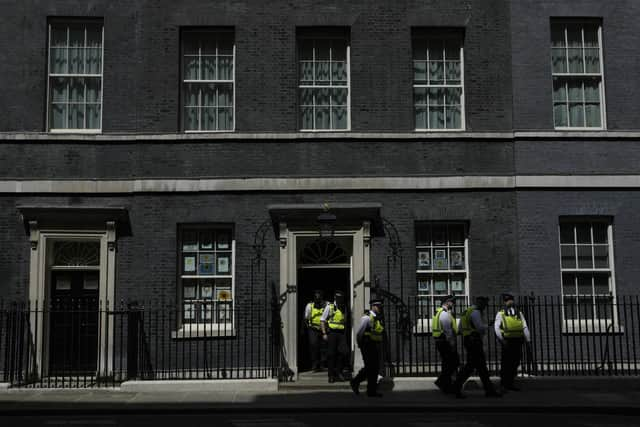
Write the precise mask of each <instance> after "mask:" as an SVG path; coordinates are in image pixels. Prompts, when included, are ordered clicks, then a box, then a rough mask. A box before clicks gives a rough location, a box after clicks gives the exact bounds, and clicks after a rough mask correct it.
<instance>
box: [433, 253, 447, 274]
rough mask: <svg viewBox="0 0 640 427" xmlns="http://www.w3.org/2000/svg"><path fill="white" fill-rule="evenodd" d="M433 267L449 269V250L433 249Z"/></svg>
mask: <svg viewBox="0 0 640 427" xmlns="http://www.w3.org/2000/svg"><path fill="white" fill-rule="evenodd" d="M433 268H434V269H435V270H446V269H447V250H446V249H436V250H434V251H433Z"/></svg>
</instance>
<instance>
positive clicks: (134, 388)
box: [120, 379, 278, 393]
mask: <svg viewBox="0 0 640 427" xmlns="http://www.w3.org/2000/svg"><path fill="white" fill-rule="evenodd" d="M120 391H124V392H129V393H148V392H186V391H190V392H199V391H203V392H276V391H278V380H277V379H247V380H159V381H156V380H150V381H125V382H123V383H122V384H120Z"/></svg>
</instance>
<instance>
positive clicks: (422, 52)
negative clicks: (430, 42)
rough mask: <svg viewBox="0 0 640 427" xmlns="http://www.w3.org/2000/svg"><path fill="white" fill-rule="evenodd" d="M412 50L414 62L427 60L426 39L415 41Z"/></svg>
mask: <svg viewBox="0 0 640 427" xmlns="http://www.w3.org/2000/svg"><path fill="white" fill-rule="evenodd" d="M412 49H413V59H414V60H420V61H422V60H424V61H426V60H427V41H426V40H425V39H413V43H412Z"/></svg>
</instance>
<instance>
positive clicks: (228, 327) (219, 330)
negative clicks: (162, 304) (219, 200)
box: [171, 223, 237, 339]
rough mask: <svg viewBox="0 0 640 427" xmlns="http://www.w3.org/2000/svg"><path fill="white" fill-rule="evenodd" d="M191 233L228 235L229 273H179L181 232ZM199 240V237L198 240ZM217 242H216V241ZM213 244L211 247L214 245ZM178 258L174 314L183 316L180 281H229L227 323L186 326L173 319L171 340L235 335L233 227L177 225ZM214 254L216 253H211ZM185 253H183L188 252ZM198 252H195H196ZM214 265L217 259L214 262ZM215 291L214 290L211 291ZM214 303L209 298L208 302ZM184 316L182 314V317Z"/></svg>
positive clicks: (182, 320)
mask: <svg viewBox="0 0 640 427" xmlns="http://www.w3.org/2000/svg"><path fill="white" fill-rule="evenodd" d="M185 231H186V232H190V231H194V232H196V233H200V232H201V231H205V232H206V231H212V232H215V231H225V232H228V233H229V236H230V238H231V240H230V245H231V248H230V249H231V271H230V274H225V275H219V274H214V275H199V274H194V275H187V274H182V273H183V271H182V262H183V236H184V233H185ZM198 240H199V238H198ZM216 242H217V240H216ZM216 242H214V244H215V243H216ZM177 250H178V257H177V285H178V286H177V289H176V292H177V301H178V303H177V305H176V310H177V313H183V310H184V298H183V288H184V284H183V280H184V279H186V280H189V279H196V280H199V279H210V280H214V281H215V280H217V279H231V321H230V322H225V323H220V322H217V321H213V320H214V319H212V321H209V322H194V323H186V322H184V318H183V317H179V318H178V316H176V320H177V322H178V325H177V330H175V331H173V332H172V333H171V337H172V338H174V339H190V338H214V337H231V336H234V335H235V325H236V321H237V319H236V312H235V307H236V236H235V227H234V226H233V225H232V224H215V223H213V224H181V225H180V227H179V230H178V247H177ZM214 251H217V250H214ZM188 252H189V251H187V253H188ZM198 253H199V250H198ZM216 264H217V259H216ZM197 268H198V261H197V259H196V273H197ZM216 273H217V265H216ZM214 289H215V288H214ZM214 301H215V300H214V299H212V302H214ZM182 315H183V316H184V313H183V314H182Z"/></svg>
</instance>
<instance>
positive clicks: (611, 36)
mask: <svg viewBox="0 0 640 427" xmlns="http://www.w3.org/2000/svg"><path fill="white" fill-rule="evenodd" d="M639 14H640V3H638V2H637V1H635V0H618V1H613V2H611V1H607V2H604V1H600V0H580V1H565V0H519V1H515V2H511V31H512V51H513V96H514V106H515V108H514V118H513V123H514V128H515V129H518V130H523V129H532V130H550V129H553V109H552V99H551V95H552V79H551V48H550V46H551V41H550V40H551V36H550V18H551V17H561V18H563V17H582V18H584V17H587V18H601V19H602V30H603V31H602V32H603V35H602V38H603V53H604V79H605V91H606V110H607V128H608V129H610V130H621V129H637V128H638V124H637V117H638V114H639V112H640V107H639V106H638V103H637V102H636V99H637V98H638V95H639V94H640V80H638V79H637V78H635V77H633V75H630V74H629V70H630V69H635V68H637V66H638V65H639V61H640V59H639V58H640V55H639V54H640V45H639V44H638V43H637V41H636V40H637V37H638V35H637V31H636V24H635V23H636V21H637V20H638V16H639Z"/></svg>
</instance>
